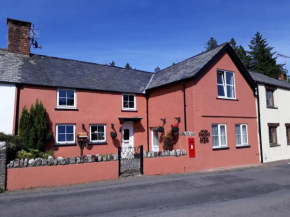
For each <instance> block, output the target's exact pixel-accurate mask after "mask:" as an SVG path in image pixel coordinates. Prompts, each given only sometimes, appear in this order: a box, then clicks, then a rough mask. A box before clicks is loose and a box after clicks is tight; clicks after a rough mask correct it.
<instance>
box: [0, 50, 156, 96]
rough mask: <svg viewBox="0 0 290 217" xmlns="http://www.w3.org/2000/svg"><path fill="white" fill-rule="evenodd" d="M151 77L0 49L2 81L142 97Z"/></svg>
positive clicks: (133, 71) (125, 70)
mask: <svg viewBox="0 0 290 217" xmlns="http://www.w3.org/2000/svg"><path fill="white" fill-rule="evenodd" d="M151 77H152V73H150V72H144V71H139V70H129V69H124V68H119V67H110V66H105V65H100V64H95V63H88V62H82V61H76V60H68V59H61V58H54V57H49V56H42V55H31V56H30V57H29V56H25V55H20V54H14V53H9V52H8V51H7V50H1V49H0V81H2V82H10V83H23V84H31V85H41V86H52V87H65V88H76V89H91V90H103V91H113V92H128V93H143V92H144V90H145V88H146V86H147V84H148V83H149V81H150V79H151Z"/></svg>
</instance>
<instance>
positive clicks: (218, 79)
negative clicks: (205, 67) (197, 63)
mask: <svg viewBox="0 0 290 217" xmlns="http://www.w3.org/2000/svg"><path fill="white" fill-rule="evenodd" d="M217 83H218V84H223V79H222V73H220V72H218V73H217Z"/></svg>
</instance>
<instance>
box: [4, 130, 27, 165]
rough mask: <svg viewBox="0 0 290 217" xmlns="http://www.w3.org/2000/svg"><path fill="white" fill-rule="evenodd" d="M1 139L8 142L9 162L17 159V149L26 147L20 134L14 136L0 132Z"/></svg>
mask: <svg viewBox="0 0 290 217" xmlns="http://www.w3.org/2000/svg"><path fill="white" fill-rule="evenodd" d="M0 141H4V142H6V145H7V147H6V150H7V162H9V161H10V160H13V159H15V158H16V155H17V151H19V150H21V149H23V148H24V142H23V140H22V138H21V137H20V136H13V135H10V134H5V133H1V132H0Z"/></svg>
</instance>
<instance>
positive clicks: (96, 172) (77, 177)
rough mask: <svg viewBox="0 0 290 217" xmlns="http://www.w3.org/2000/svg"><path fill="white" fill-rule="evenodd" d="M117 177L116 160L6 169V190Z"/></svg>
mask: <svg viewBox="0 0 290 217" xmlns="http://www.w3.org/2000/svg"><path fill="white" fill-rule="evenodd" d="M117 178H118V161H111V162H99V163H87V164H71V165H65V166H46V167H26V168H13V169H8V170H7V190H9V191H13V190H19V189H26V188H37V187H49V186H61V185H72V184H80V183H88V182H96V181H103V180H112V179H117Z"/></svg>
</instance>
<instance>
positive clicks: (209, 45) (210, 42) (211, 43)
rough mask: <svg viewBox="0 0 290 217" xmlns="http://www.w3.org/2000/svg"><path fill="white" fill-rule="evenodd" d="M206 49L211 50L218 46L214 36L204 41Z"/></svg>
mask: <svg viewBox="0 0 290 217" xmlns="http://www.w3.org/2000/svg"><path fill="white" fill-rule="evenodd" d="M205 45H206V47H205V49H206V51H209V50H212V49H214V48H216V47H217V46H218V44H217V40H215V39H214V37H211V38H210V39H209V40H208V41H207V42H206V44H205Z"/></svg>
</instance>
